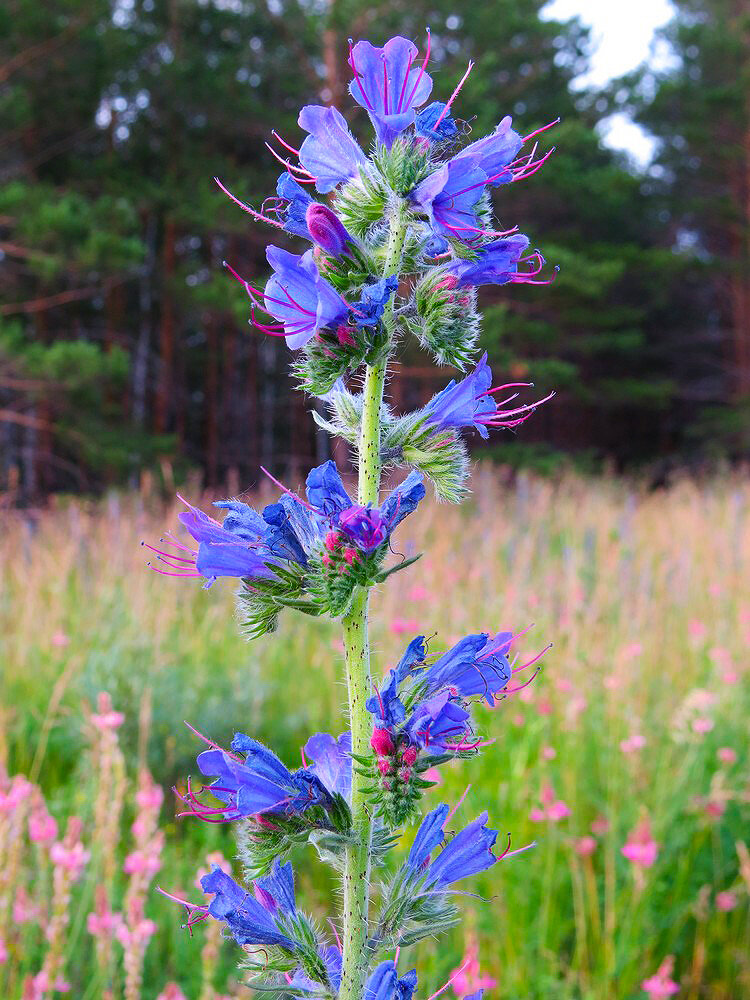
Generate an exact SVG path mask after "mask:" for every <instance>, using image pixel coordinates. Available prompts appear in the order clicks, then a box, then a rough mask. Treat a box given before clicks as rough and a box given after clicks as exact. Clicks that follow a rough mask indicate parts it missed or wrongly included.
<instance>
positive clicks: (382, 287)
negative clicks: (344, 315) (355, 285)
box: [352, 274, 398, 327]
mask: <svg viewBox="0 0 750 1000" xmlns="http://www.w3.org/2000/svg"><path fill="white" fill-rule="evenodd" d="M397 288H398V275H397V274H391V275H389V277H387V278H381V279H380V280H379V281H373V282H371V283H370V284H369V285H365V286H364V288H363V289H362V291H361V292H360V295H361V298H360V299H359V300H358V301H357V302H354V303H353V304H352V314H353V317H352V318H353V319H354V322H355V323H356V325H357V326H358V327H364V326H375V325H376V324H377V323H379V322H380V317H381V316H382V315H383V311H384V309H385V306H386V303H387V302H388V300H389V299H390V297H391V295H393V293H394V292H395V291H396V289H397Z"/></svg>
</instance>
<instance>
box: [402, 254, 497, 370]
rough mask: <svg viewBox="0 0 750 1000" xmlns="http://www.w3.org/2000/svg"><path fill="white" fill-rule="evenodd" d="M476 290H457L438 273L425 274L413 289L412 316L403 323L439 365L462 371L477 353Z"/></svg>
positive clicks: (448, 278)
mask: <svg viewBox="0 0 750 1000" xmlns="http://www.w3.org/2000/svg"><path fill="white" fill-rule="evenodd" d="M476 301H477V293H476V289H475V288H456V287H455V282H454V280H453V279H452V278H451V276H449V275H447V274H444V273H441V272H440V271H434V270H433V271H430V272H428V273H426V274H424V275H423V276H422V277H421V278H420V279H419V280H418V281H417V284H416V286H415V288H414V310H415V312H414V315H411V314H407V316H406V317H405V322H406V325H407V326H408V328H409V329H410V330H411V332H412V333H413V334H414V335H415V336H416V337H418V339H419V341H420V343H421V344H422V345H423V347H424V348H425V349H426V350H428V351H429V352H430V354H432V355H433V357H434V358H435V361H436V362H437V363H438V364H440V365H453V366H454V367H456V368H459V369H461V371H464V370H465V369H466V367H467V365H468V364H469V362H470V361H471V359H472V357H473V355H474V352H475V350H476V344H477V338H478V336H479V324H480V317H479V314H478V313H477V311H476Z"/></svg>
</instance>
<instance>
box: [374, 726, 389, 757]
mask: <svg viewBox="0 0 750 1000" xmlns="http://www.w3.org/2000/svg"><path fill="white" fill-rule="evenodd" d="M370 746H371V747H372V749H373V750H374V751H375V753H376V754H377V755H378V757H390V755H391V754H392V753H393V751H394V746H393V740H392V739H391V734H390V733H389V732H388V730H387V729H377V728H376V729H373V731H372V737H371V738H370Z"/></svg>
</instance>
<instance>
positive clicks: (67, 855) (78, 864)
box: [49, 840, 91, 881]
mask: <svg viewBox="0 0 750 1000" xmlns="http://www.w3.org/2000/svg"><path fill="white" fill-rule="evenodd" d="M49 856H50V858H51V859H52V863H53V864H54V865H56V866H57V867H58V868H63V869H65V871H68V872H70V874H71V876H72V878H73V881H75V880H76V879H79V878H80V877H81V875H82V874H83V869H84V868H85V867H86V865H87V864H88V861H89V858H90V857H91V854H90V852H89V851H87V850H85V849H84V846H83V844H82V843H81V841H80V840H78V841H76V842H75V843H73V844H70V845H68V844H66V842H65V841H64V840H58V841H57V842H56V843H54V844H53V845H52V847H51V848H50V852H49Z"/></svg>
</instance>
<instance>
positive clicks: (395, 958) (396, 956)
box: [393, 948, 401, 968]
mask: <svg viewBox="0 0 750 1000" xmlns="http://www.w3.org/2000/svg"><path fill="white" fill-rule="evenodd" d="M400 954H401V948H396V951H395V952H394V955H393V966H394V968H395V967H396V966H397V965H398V956H399V955H400Z"/></svg>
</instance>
